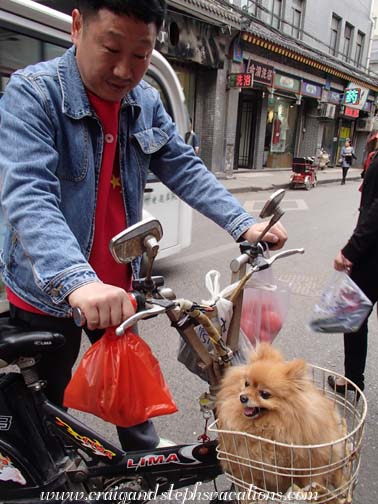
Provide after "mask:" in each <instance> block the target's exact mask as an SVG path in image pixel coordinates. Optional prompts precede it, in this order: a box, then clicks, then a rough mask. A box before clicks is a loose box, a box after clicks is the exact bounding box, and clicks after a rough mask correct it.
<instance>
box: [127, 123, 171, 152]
mask: <svg viewBox="0 0 378 504" xmlns="http://www.w3.org/2000/svg"><path fill="white" fill-rule="evenodd" d="M134 138H135V139H136V141H137V142H138V144H139V146H140V148H141V149H142V152H143V153H144V154H147V155H151V154H154V153H155V152H157V151H158V150H160V149H161V148H162V147H163V145H165V144H166V143H167V142H168V140H169V137H168V135H167V133H165V131H163V130H162V129H160V128H150V129H146V130H144V131H139V132H138V133H134Z"/></svg>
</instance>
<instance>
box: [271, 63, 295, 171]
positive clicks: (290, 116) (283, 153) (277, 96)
mask: <svg viewBox="0 0 378 504" xmlns="http://www.w3.org/2000/svg"><path fill="white" fill-rule="evenodd" d="M299 92H300V81H299V80H298V79H295V78H294V77H291V76H288V75H283V74H280V73H278V72H277V73H275V74H274V92H273V93H270V94H269V97H268V109H267V116H266V130H265V142H264V166H266V167H268V168H281V167H290V166H291V165H292V161H293V157H294V151H295V141H296V131H297V122H298V109H299V105H300V103H301V99H300V95H299Z"/></svg>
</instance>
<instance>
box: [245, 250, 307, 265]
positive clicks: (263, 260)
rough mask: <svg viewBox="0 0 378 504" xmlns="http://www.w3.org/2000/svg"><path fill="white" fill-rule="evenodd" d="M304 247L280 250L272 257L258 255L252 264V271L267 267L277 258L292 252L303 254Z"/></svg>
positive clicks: (289, 254) (292, 253) (287, 255)
mask: <svg viewBox="0 0 378 504" xmlns="http://www.w3.org/2000/svg"><path fill="white" fill-rule="evenodd" d="M304 251H305V250H304V248H298V249H289V250H282V251H281V252H278V253H277V254H274V256H272V257H264V256H258V257H257V258H256V262H255V263H254V264H253V265H252V269H253V270H254V271H262V270H264V269H267V268H269V267H270V266H271V265H272V264H273V263H274V262H275V261H276V260H277V259H282V258H283V257H289V256H291V255H294V254H304Z"/></svg>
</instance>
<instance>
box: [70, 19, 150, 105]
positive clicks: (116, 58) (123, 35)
mask: <svg viewBox="0 0 378 504" xmlns="http://www.w3.org/2000/svg"><path fill="white" fill-rule="evenodd" d="M71 34H72V40H73V43H74V44H75V46H76V61H77V65H78V67H79V71H80V75H81V78H82V80H83V82H84V85H85V86H86V88H87V89H89V90H90V91H91V92H92V93H94V94H95V95H97V96H99V97H100V98H103V99H104V100H109V101H120V100H121V99H122V97H123V96H124V95H125V94H127V93H128V92H129V91H131V89H133V88H134V87H135V86H136V85H137V84H138V83H139V82H140V80H141V79H142V78H143V75H144V74H145V72H146V70H147V68H148V65H149V63H150V60H151V55H152V51H153V48H154V46H155V40H156V36H157V28H156V25H155V24H154V23H149V24H146V23H144V22H143V21H139V20H138V19H136V18H133V17H129V16H125V15H116V14H113V13H112V12H111V11H109V10H107V9H101V10H100V11H99V12H98V13H97V14H96V15H94V16H93V17H90V18H89V19H87V20H86V21H85V23H84V22H83V17H82V16H81V14H80V12H79V11H78V10H77V9H75V10H74V11H73V13H72V33H71Z"/></svg>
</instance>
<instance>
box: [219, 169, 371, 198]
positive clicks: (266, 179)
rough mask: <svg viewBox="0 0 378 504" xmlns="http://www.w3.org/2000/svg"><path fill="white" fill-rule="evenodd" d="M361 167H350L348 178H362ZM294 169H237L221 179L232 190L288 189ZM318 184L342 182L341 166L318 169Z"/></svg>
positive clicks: (237, 191) (238, 191) (236, 191)
mask: <svg viewBox="0 0 378 504" xmlns="http://www.w3.org/2000/svg"><path fill="white" fill-rule="evenodd" d="M361 171H362V169H361V168H350V169H349V171H348V176H347V183H348V180H361ZM292 173H293V172H292V171H291V169H289V168H265V169H263V170H244V169H243V170H235V171H234V173H233V176H232V178H226V179H220V181H221V182H222V184H223V185H224V186H225V187H226V189H228V190H229V191H230V192H232V193H234V194H236V193H243V192H250V191H253V192H254V191H269V190H272V191H275V190H277V189H280V188H283V189H288V188H289V183H290V177H291V175H292ZM316 175H317V179H318V184H329V183H332V182H341V168H340V167H332V168H327V169H325V170H318V171H317V173H316Z"/></svg>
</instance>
